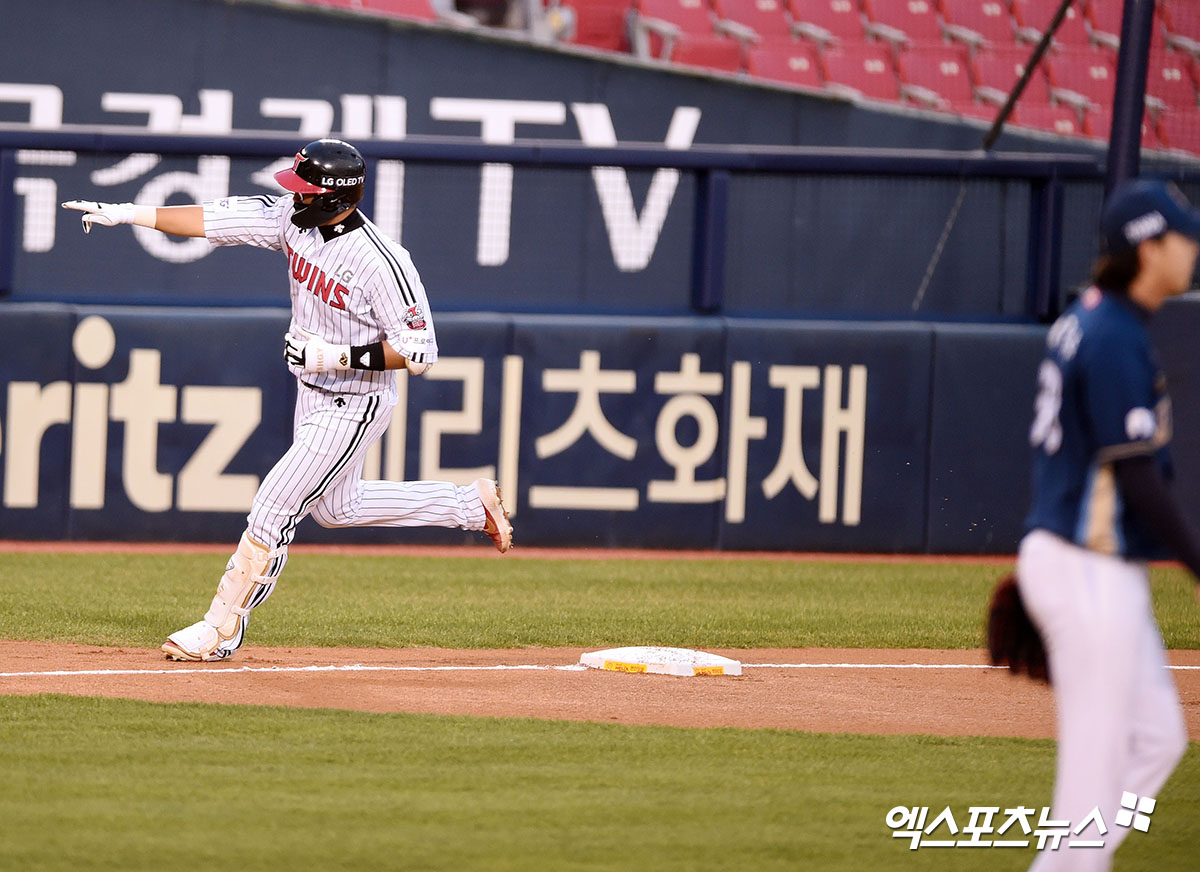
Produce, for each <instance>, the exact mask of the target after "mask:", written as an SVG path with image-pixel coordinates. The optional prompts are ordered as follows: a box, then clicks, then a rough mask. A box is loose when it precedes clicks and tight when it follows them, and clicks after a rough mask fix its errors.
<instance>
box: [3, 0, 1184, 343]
mask: <svg viewBox="0 0 1200 872" xmlns="http://www.w3.org/2000/svg"><path fill="white" fill-rule="evenodd" d="M10 5H12V6H13V7H14V8H12V9H7V10H6V18H5V27H4V28H3V30H2V31H0V57H3V58H4V64H3V65H2V67H3V70H2V71H0V125H2V126H5V127H9V128H11V129H19V130H23V131H25V132H28V131H34V132H44V133H54V132H60V133H61V132H65V131H70V130H74V131H78V130H95V129H98V128H101V127H105V128H107V129H108V130H118V131H121V132H125V133H130V134H137V133H139V132H141V133H143V134H144V133H151V134H171V135H175V134H186V135H191V136H202V135H207V136H220V135H229V134H234V133H240V132H246V131H258V132H260V134H261V133H265V134H271V135H274V136H276V137H279V138H280V141H279V142H278V151H277V152H272V153H271V154H270V156H263V155H260V154H256V155H254V156H237V155H236V153H234V155H233V156H232V157H231V156H230V155H228V154H223V153H207V154H204V153H201V155H200V156H199V157H197V156H196V155H181V154H162V153H155V152H154V151H153V149H151V148H141V149H135V150H134V152H133V153H128V152H120V151H119V150H115V151H112V152H105V151H103V150H100V151H85V150H82V149H77V148H73V147H69V146H63V145H61V144H58V143H57V141H55V140H53V139H49V138H48V139H47V144H45V145H43V146H40V147H39V146H38V144H37V143H36V141H35V142H28V141H26V142H25V143H24V144H22V145H20V146H16V147H9V148H4V150H3V154H0V158H2V160H0V223H3V224H4V233H3V235H2V237H0V239H2V240H3V245H2V246H0V267H5V266H6V265H7V268H3V269H0V285H2V287H0V293H6V294H7V296H8V298H9V299H10V300H13V301H31V302H32V301H60V302H75V303H90V304H98V303H132V302H141V303H150V304H161V305H175V304H180V305H274V304H275V298H274V297H273V293H274V289H275V288H277V287H278V273H277V269H278V266H277V264H276V263H275V262H274V261H273V260H271V259H269V258H263V257H262V256H261V255H259V254H257V253H255V252H249V251H232V252H223V253H221V254H220V255H219V256H214V255H212V254H211V253H210V251H209V249H208V247H207V246H206V245H205V244H204V243H203V242H202V241H199V240H186V241H185V240H178V239H174V240H173V239H169V238H166V237H163V236H161V235H158V234H155V233H153V232H151V231H140V230H139V231H135V232H134V233H133V234H121V235H119V236H116V235H114V236H112V237H110V238H106V239H104V240H103V241H102V242H100V241H98V240H97V239H96V238H95V237H91V238H87V239H85V238H84V237H82V235H81V234H79V233H78V223H77V221H75V220H74V218H75V216H73V215H69V214H65V213H63V212H62V210H60V209H58V207H57V204H58V202H59V201H61V200H65V199H71V198H84V199H96V200H103V201H116V202H121V201H133V200H136V201H138V202H143V203H148V204H162V203H178V202H188V201H194V200H198V199H207V198H219V197H223V196H226V195H228V194H239V193H244V194H261V193H264V192H273V193H278V192H279V191H278V187H277V186H276V185H275V184H274V183H273V181H272V178H271V172H270V170H272V169H274V168H277V167H278V164H279V160H280V159H283V160H285V161H286V160H287V158H288V155H290V154H291V152H292V150H294V149H295V148H296V147H297V146H298V145H300V144H302V143H303V142H306V141H308V140H310V139H312V138H315V137H317V136H321V135H326V134H330V133H335V134H337V135H340V136H344V137H346V138H348V139H351V140H353V141H358V142H369V143H370V144H371V145H372V149H371V153H370V154H369V157H371V158H372V161H371V173H370V176H369V178H370V183H369V184H370V190H369V191H368V195H367V199H366V201H365V203H364V208H365V211H366V212H367V213H368V214H369V215H370V216H371V218H372V219H373V220H374V221H375V222H376V223H378V224H379V225H380V227H381V228H382V229H383V230H384V231H385V232H387V233H388V234H389V235H391V236H392V237H393V238H396V239H398V240H399V241H401V242H402V243H403V244H404V245H405V246H406V247H407V248H409V249H410V250H411V251H412V252H413V254H414V259H415V261H416V263H417V265H418V267H419V268H420V270H421V273H422V276H423V277H424V279H425V282H426V284H427V286H428V287H429V288H430V290H431V294H432V295H433V296H434V297H435V298H436V299H437V301H438V307H439V310H440V311H446V310H449V309H456V310H460V311H472V310H478V309H488V310H500V311H510V312H520V311H524V312H539V311H540V312H549V311H558V312H576V313H590V314H602V313H614V314H616V313H637V314H641V315H662V314H673V315H677V314H688V313H690V312H692V311H693V310H694V309H695V308H696V307H694V306H693V303H694V299H693V294H692V293H691V290H692V288H693V285H694V284H695V281H694V279H693V272H694V270H696V269H705V270H710V271H712V272H713V273H714V275H713V276H711V277H710V278H711V279H712V280H713V282H715V284H716V285H719V286H720V287H721V289H722V291H723V294H722V299H721V307H722V309H721V310H722V311H723V312H724V313H726V314H732V315H740V316H769V317H774V316H781V315H782V316H785V317H787V316H804V317H879V316H886V317H911V313H912V306H913V303H914V300H916V299H917V297H918V292H919V295H920V314H921V316H922V317H942V318H957V319H961V318H980V317H983V318H998V319H1001V320H1004V319H1009V320H1011V319H1013V318H1017V317H1021V316H1022V315H1023V314H1025V312H1026V301H1027V288H1026V284H1027V275H1028V273H1027V263H1028V262H1029V260H1030V250H1031V229H1030V225H1031V213H1036V212H1037V205H1036V203H1037V200H1036V197H1037V195H1036V193H1035V190H1034V188H1033V187H1031V185H1030V184H1029V183H1028V182H1027V181H1026V180H1023V179H1019V178H1011V177H1009V178H983V177H979V178H975V177H973V178H970V179H966V178H965V177H963V178H960V177H959V176H957V175H954V174H953V173H947V172H942V173H940V174H929V175H921V174H917V173H909V174H905V175H892V174H889V173H885V172H881V173H879V174H875V175H871V174H848V173H846V172H841V171H838V170H836V169H835V170H827V171H825V172H794V173H778V172H769V171H739V172H735V173H729V174H726V177H722V181H721V182H720V184H718V185H708V184H707V182H708V181H711V180H712V179H713V174H710V173H705V172H704V171H703V170H702V169H701V170H695V169H682V170H679V169H673V168H667V167H659V166H657V165H653V164H651V165H649V166H644V167H642V168H632V167H628V168H627V167H623V166H602V165H594V164H590V163H588V164H581V165H578V166H574V167H567V166H526V165H516V166H514V165H512V164H505V163H500V162H495V161H485V162H484V163H482V165H481V164H479V163H474V164H471V163H439V162H438V161H437V160H436V157H435V156H430V155H427V156H426V157H424V158H422V159H421V160H416V159H398V158H396V157H394V156H393V157H388V156H387V147H386V146H387V144H389V143H392V144H395V143H400V144H407V145H412V144H415V143H418V142H419V141H420V140H421V139H422V138H423V137H432V136H438V137H458V138H461V139H464V140H469V141H473V142H476V143H485V144H490V145H492V146H503V145H505V144H506V143H511V142H513V141H514V140H516V141H518V142H521V141H535V142H544V143H550V144H563V145H569V146H581V147H587V148H591V149H593V150H607V151H612V152H618V151H620V150H621V149H622V147H623V146H629V145H630V144H637V143H652V144H656V145H658V146H659V147H660V148H661V147H664V146H665V148H666V149H669V150H671V151H672V152H674V153H686V152H695V151H698V150H702V149H703V148H704V147H706V146H716V145H725V146H734V147H753V148H758V149H762V148H770V147H795V146H801V147H814V148H826V149H828V148H872V149H878V148H887V149H893V150H895V149H917V148H919V149H926V150H941V152H942V153H943V154H949V155H951V156H953V155H954V154H964V153H970V152H971V151H972V150H976V149H978V147H979V144H980V141H981V139H982V137H983V132H984V131H983V128H982V126H981V125H980V124H979V123H969V122H963V121H956V120H948V119H947V117H946V116H942V120H937V119H936V117H935V116H931V115H929V114H927V113H920V112H916V111H914V110H911V109H905V108H902V107H892V108H888V109H884V108H880V107H879V105H878V104H875V105H874V107H872V105H871V104H865V103H857V102H854V101H851V100H849V99H845V98H834V97H831V96H828V95H822V94H814V93H804V92H800V91H796V90H789V89H785V88H781V87H770V86H765V85H761V84H754V83H752V82H750V81H748V80H738V79H735V78H733V77H727V76H716V75H705V74H702V73H685V72H681V71H679V70H678V69H671V68H670V67H668V66H667V65H663V64H651V63H646V62H638V61H634V60H632V59H629V58H622V57H621V56H615V57H614V56H613V55H609V54H603V53H596V52H591V53H589V52H585V51H581V50H566V51H564V50H556V49H552V48H549V47H542V46H536V45H532V44H529V43H523V42H519V41H516V40H513V39H502V38H498V37H495V36H490V37H489V36H487V35H474V34H471V33H467V32H463V31H455V30H452V29H447V28H438V27H430V26H424V25H420V24H414V23H406V22H397V21H386V20H383V19H379V18H366V17H363V16H354V15H348V14H341V13H336V12H332V11H329V10H319V9H313V8H304V9H301V8H288V7H281V6H276V5H269V4H263V3H247V2H218V0H160V2H155V3H147V2H144V0H109V2H106V3H105V4H104V6H105V11H104V14H103V15H97V16H92V17H91V18H89V19H87V20H86V21H84V19H82V18H81V17H80V15H79V8H80V4H79V3H78V0H40V2H38V3H19V4H10ZM130 22H137V26H136V27H132V26H130ZM45 33H52V34H53V35H54V47H55V50H54V51H53V52H47V51H46V50H45V43H44V40H41V39H38V38H36V37H37V35H39V34H45ZM147 33H152V34H154V38H153V39H146V38H145V36H144V34H147ZM97 45H102V46H104V56H105V58H106V60H105V62H104V63H103V64H92V65H83V64H77V65H70V64H63V63H62V62H61V59H62V58H63V57H89V56H91V55H92V54H93V53H94V51H95V46H97ZM0 132H3V131H2V130H0ZM2 145H3V144H2V143H0V147H2ZM997 150H999V151H1002V152H1005V153H1010V154H1011V153H1018V154H1022V153H1023V154H1025V155H1029V154H1030V153H1043V152H1058V153H1064V152H1070V151H1075V152H1084V153H1086V154H1085V155H1084V156H1090V157H1091V158H1092V159H1095V158H1096V157H1097V156H1098V155H1099V153H1100V149H1099V146H1096V145H1091V146H1089V145H1086V144H1084V143H1082V142H1080V141H1074V142H1072V141H1069V140H1064V139H1059V138H1055V137H1047V136H1041V137H1036V136H1030V135H1019V134H1006V135H1005V136H1004V137H1003V138H1002V139H1001V140H1000V141H999V143H997ZM1077 156H1078V155H1077ZM5 161H7V163H5ZM1163 166H1164V167H1172V168H1174V169H1175V170H1178V171H1181V172H1182V170H1180V168H1181V167H1182V168H1183V169H1185V170H1186V169H1187V168H1190V169H1191V171H1192V173H1193V174H1194V172H1195V168H1196V163H1195V162H1188V161H1184V160H1182V159H1180V160H1175V161H1173V162H1172V161H1167V162H1166V163H1164V164H1163ZM960 181H961V182H962V183H963V184H965V185H966V187H965V188H960ZM968 182H969V184H968ZM1055 184H1056V185H1057V186H1058V187H1056V189H1055V191H1056V196H1060V197H1061V201H1062V202H1061V205H1060V206H1059V207H1058V215H1059V216H1060V220H1061V228H1062V230H1061V238H1062V246H1061V265H1060V266H1059V267H1058V268H1056V269H1054V270H1053V272H1054V273H1055V275H1054V276H1053V279H1054V285H1055V287H1057V288H1061V289H1063V291H1064V292H1065V291H1067V290H1069V289H1070V288H1071V287H1072V286H1073V285H1075V284H1077V283H1078V282H1079V281H1081V280H1083V279H1084V278H1085V276H1086V273H1087V267H1088V263H1089V262H1090V260H1091V257H1092V254H1093V249H1094V240H1093V232H1092V229H1093V227H1094V225H1095V217H1096V214H1097V212H1098V208H1099V202H1100V190H1101V187H1102V185H1101V180H1100V176H1099V173H1097V174H1096V177H1095V178H1059V179H1058V180H1057V181H1056V182H1055ZM1197 192H1200V187H1193V188H1192V189H1190V190H1189V193H1193V195H1194V194H1195V193H1197ZM960 195H961V196H962V197H963V199H962V200H961V202H960V201H959V197H960ZM714 200H717V201H719V208H714V206H713V202H714ZM1051 205H1053V203H1052V204H1051ZM957 206H961V208H960V209H956V207H957ZM952 212H956V214H957V222H956V223H955V225H954V229H953V232H951V233H950V234H949V235H948V236H947V238H946V239H945V245H944V248H943V249H942V250H941V256H940V260H939V263H938V265H937V269H936V270H935V271H934V272H933V273H932V276H931V280H930V281H929V282H928V284H927V285H926V284H925V281H924V280H925V277H926V269H927V266H928V264H929V262H930V257H931V255H932V253H933V252H934V250H935V249H936V248H938V245H939V240H940V237H941V234H942V231H943V225H944V223H945V221H946V218H947V216H949V215H950V214H951V213H952ZM714 216H715V220H714V223H713V225H712V226H711V227H706V228H703V229H701V230H698V229H697V222H699V221H701V220H706V219H708V218H713V217H714ZM701 233H704V234H708V235H709V236H710V237H713V238H715V239H716V240H717V242H718V244H719V248H720V257H719V259H713V258H708V259H705V255H706V254H707V253H708V252H704V251H700V250H698V246H697V239H698V238H699V237H700V235H701ZM6 273H7V274H6ZM116 276H119V279H120V284H119V286H116V285H114V284H113V281H112V277H116ZM706 280H707V279H706ZM710 284H711V283H710ZM1054 302H1057V301H1054Z"/></svg>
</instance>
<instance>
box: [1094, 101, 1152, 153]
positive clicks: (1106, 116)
mask: <svg viewBox="0 0 1200 872" xmlns="http://www.w3.org/2000/svg"><path fill="white" fill-rule="evenodd" d="M1112 117H1113V111H1112V109H1110V108H1108V107H1107V106H1105V107H1103V108H1100V109H1093V110H1092V111H1090V112H1088V113H1086V114H1085V115H1084V116H1083V133H1084V135H1085V136H1090V137H1091V138H1092V139H1103V140H1106V141H1107V140H1108V138H1109V136H1111V135H1112ZM1142 148H1151V149H1157V148H1162V144H1161V143H1160V142H1159V141H1158V131H1157V130H1155V128H1154V122H1153V121H1151V120H1150V117H1149V116H1144V117H1143V118H1142Z"/></svg>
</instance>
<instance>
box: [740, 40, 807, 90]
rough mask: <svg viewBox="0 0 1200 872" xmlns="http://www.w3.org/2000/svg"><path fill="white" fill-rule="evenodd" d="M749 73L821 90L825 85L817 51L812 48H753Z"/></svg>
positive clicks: (777, 46)
mask: <svg viewBox="0 0 1200 872" xmlns="http://www.w3.org/2000/svg"><path fill="white" fill-rule="evenodd" d="M746 70H747V71H748V72H749V73H750V75H752V76H756V77H758V78H760V79H771V80H773V81H776V82H787V83H788V84H791V85H803V86H805V87H808V88H820V87H821V85H822V79H821V68H820V63H819V61H818V60H817V52H816V49H814V48H813V47H812V46H811V45H808V44H806V43H802V42H798V43H795V44H794V45H764V46H760V47H758V48H755V49H751V50H750V53H749V55H748V56H747V58H746Z"/></svg>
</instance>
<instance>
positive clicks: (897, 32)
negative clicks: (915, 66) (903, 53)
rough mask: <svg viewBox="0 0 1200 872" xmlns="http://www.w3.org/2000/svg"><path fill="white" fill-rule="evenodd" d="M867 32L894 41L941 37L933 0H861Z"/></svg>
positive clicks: (906, 41) (913, 40) (932, 40)
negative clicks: (865, 17)
mask: <svg viewBox="0 0 1200 872" xmlns="http://www.w3.org/2000/svg"><path fill="white" fill-rule="evenodd" d="M863 12H864V13H866V16H867V25H866V28H867V32H868V33H869V34H871V35H872V36H876V37H878V38H879V39H884V40H887V41H888V42H891V43H894V44H897V45H899V44H907V45H912V44H914V43H934V42H941V41H942V24H941V21H939V20H938V14H937V5H936V2H935V0H863Z"/></svg>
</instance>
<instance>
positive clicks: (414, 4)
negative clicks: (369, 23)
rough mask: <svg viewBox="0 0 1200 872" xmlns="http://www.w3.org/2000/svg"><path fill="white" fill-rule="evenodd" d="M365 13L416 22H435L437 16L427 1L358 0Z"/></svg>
mask: <svg viewBox="0 0 1200 872" xmlns="http://www.w3.org/2000/svg"><path fill="white" fill-rule="evenodd" d="M359 2H360V5H361V7H362V8H363V9H364V10H366V11H367V12H379V13H383V14H384V15H392V16H395V17H396V18H411V19H415V20H417V21H436V20H437V18H438V14H437V12H436V11H434V8H433V6H432V5H430V3H429V0H359Z"/></svg>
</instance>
